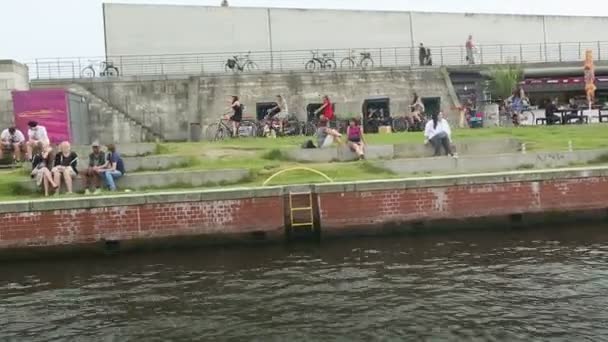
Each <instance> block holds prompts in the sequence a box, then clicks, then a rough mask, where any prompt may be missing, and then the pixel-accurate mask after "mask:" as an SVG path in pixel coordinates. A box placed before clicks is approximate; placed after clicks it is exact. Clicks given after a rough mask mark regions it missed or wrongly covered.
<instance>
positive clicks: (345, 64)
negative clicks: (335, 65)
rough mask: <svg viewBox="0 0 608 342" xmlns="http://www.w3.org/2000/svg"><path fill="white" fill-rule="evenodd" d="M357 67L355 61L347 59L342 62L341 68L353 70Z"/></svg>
mask: <svg viewBox="0 0 608 342" xmlns="http://www.w3.org/2000/svg"><path fill="white" fill-rule="evenodd" d="M354 67H355V60H354V59H352V58H350V57H346V58H344V59H343V60H342V62H340V68H342V69H345V68H348V69H353V68H354Z"/></svg>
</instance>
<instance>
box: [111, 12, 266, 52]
mask: <svg viewBox="0 0 608 342" xmlns="http://www.w3.org/2000/svg"><path fill="white" fill-rule="evenodd" d="M267 13H268V10H267V9H263V8H259V9H256V8H224V7H203V6H156V5H126V4H104V20H105V32H106V46H107V54H109V55H158V54H166V53H168V52H167V51H171V52H170V53H175V54H179V53H193V52H196V53H205V52H214V51H247V50H258V49H263V50H268V48H269V36H268V16H267Z"/></svg>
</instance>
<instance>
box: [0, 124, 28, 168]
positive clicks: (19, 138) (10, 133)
mask: <svg viewBox="0 0 608 342" xmlns="http://www.w3.org/2000/svg"><path fill="white" fill-rule="evenodd" d="M0 143H1V144H2V147H1V148H0V160H2V159H4V152H5V151H7V152H12V153H13V160H15V161H21V153H22V152H24V149H25V137H24V136H23V133H21V131H20V130H18V129H17V128H15V127H9V128H7V129H5V130H4V131H2V133H1V134H0Z"/></svg>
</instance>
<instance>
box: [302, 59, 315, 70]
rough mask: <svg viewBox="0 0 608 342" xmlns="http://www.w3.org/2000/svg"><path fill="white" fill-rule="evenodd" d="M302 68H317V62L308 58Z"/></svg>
mask: <svg viewBox="0 0 608 342" xmlns="http://www.w3.org/2000/svg"><path fill="white" fill-rule="evenodd" d="M304 68H305V69H306V70H308V71H315V69H316V68H317V63H315V61H313V60H310V61H308V62H306V65H304Z"/></svg>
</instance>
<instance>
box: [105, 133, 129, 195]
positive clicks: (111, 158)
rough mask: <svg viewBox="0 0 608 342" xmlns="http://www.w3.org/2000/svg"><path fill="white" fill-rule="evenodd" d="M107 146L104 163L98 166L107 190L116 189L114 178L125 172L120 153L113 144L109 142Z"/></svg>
mask: <svg viewBox="0 0 608 342" xmlns="http://www.w3.org/2000/svg"><path fill="white" fill-rule="evenodd" d="M107 147H108V157H107V159H106V164H105V165H104V166H103V167H101V168H99V173H100V174H101V177H102V179H103V180H104V182H105V184H106V186H107V187H108V190H110V191H116V180H117V179H119V178H120V177H122V176H124V175H125V173H126V172H125V164H124V162H123V160H122V158H121V156H120V154H119V153H118V152H117V151H116V146H115V145H114V144H109V145H108V146H107Z"/></svg>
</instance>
